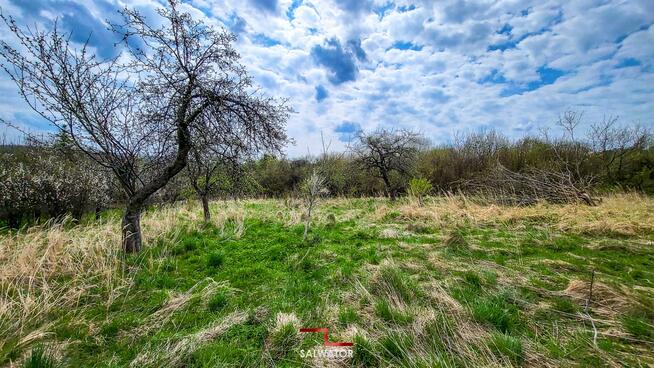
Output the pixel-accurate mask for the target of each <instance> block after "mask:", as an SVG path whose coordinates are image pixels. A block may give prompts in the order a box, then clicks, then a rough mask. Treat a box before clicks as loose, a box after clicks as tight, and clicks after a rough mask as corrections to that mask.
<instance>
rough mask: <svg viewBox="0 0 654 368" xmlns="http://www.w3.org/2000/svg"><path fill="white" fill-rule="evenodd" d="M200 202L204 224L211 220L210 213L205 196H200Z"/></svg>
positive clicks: (207, 199)
mask: <svg viewBox="0 0 654 368" xmlns="http://www.w3.org/2000/svg"><path fill="white" fill-rule="evenodd" d="M200 200H201V201H202V211H203V212H204V222H209V221H210V220H211V211H209V198H208V196H206V195H200Z"/></svg>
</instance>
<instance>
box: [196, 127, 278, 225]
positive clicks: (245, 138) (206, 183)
mask: <svg viewBox="0 0 654 368" xmlns="http://www.w3.org/2000/svg"><path fill="white" fill-rule="evenodd" d="M232 124H233V125H238V121H235V122H233V123H232ZM267 133H268V132H267V131H265V130H260V131H255V132H253V133H252V134H250V135H242V134H239V131H238V130H223V129H220V130H218V131H216V132H214V133H213V134H211V135H209V137H210V138H211V139H206V137H204V136H199V137H197V138H196V140H195V141H196V142H197V144H195V145H194V146H193V147H192V148H191V153H190V157H189V162H188V165H187V170H186V171H187V174H188V178H189V181H190V183H191V186H192V187H193V189H194V190H195V192H196V193H197V195H198V197H199V199H200V201H201V202H202V209H203V213H204V220H205V221H209V220H210V219H211V212H210V210H209V198H210V196H212V195H214V194H216V193H217V192H218V191H219V190H225V189H227V188H226V187H228V186H229V187H232V188H231V189H232V194H233V195H236V194H237V192H238V191H239V190H240V189H241V188H239V187H240V186H242V185H245V184H246V183H244V182H243V179H244V178H243V177H244V176H245V175H246V172H245V170H244V169H243V163H244V161H245V160H246V159H249V158H252V157H253V156H254V155H256V154H257V153H259V152H260V151H261V150H265V151H266V152H277V153H279V152H281V149H282V148H283V145H284V143H285V142H286V141H285V139H282V138H285V137H279V136H269V135H268V134H267Z"/></svg>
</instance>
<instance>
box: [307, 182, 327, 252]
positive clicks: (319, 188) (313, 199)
mask: <svg viewBox="0 0 654 368" xmlns="http://www.w3.org/2000/svg"><path fill="white" fill-rule="evenodd" d="M326 193H327V189H326V188H325V178H324V177H323V176H322V175H321V174H319V173H318V171H316V170H313V172H312V173H311V175H310V176H308V177H307V178H306V179H305V180H304V182H303V183H302V194H303V196H304V205H305V209H306V212H305V213H304V236H303V238H302V240H304V241H306V240H307V235H308V234H309V227H310V226H311V214H312V211H313V208H314V207H315V206H316V205H317V203H318V200H319V199H320V196H322V195H324V194H326Z"/></svg>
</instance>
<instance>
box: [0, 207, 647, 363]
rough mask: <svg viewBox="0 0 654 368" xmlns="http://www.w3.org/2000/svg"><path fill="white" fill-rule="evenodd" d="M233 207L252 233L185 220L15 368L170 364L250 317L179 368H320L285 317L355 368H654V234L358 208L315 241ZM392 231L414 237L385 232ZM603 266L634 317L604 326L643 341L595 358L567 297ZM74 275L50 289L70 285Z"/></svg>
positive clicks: (53, 319)
mask: <svg viewBox="0 0 654 368" xmlns="http://www.w3.org/2000/svg"><path fill="white" fill-rule="evenodd" d="M221 206H222V204H221ZM221 206H219V205H218V204H212V207H213V210H214V211H220V210H221V208H222V207H221ZM231 206H233V207H230V208H231V211H236V212H237V213H239V214H241V215H242V216H243V218H245V220H244V224H243V225H244V229H245V230H244V231H243V233H242V234H240V236H237V235H236V234H235V228H236V226H237V224H236V221H235V220H233V219H230V220H227V221H226V222H225V224H223V225H220V224H218V225H202V224H201V223H197V222H196V220H193V219H192V217H190V216H188V213H180V215H179V216H178V218H176V221H174V222H171V223H174V224H175V225H174V227H173V228H170V229H168V233H165V234H162V235H161V236H159V237H158V238H156V239H153V240H152V241H151V242H149V243H148V244H146V246H145V250H144V251H143V252H142V253H141V254H138V255H129V256H127V257H126V258H125V259H124V262H125V263H124V265H123V267H122V269H121V273H120V274H119V275H117V277H125V278H129V279H130V280H132V282H131V283H130V284H129V287H126V288H125V289H121V290H119V292H117V294H116V295H112V296H111V298H112V299H111V302H107V300H109V295H108V293H107V290H106V289H105V287H104V286H103V285H102V284H98V285H97V287H96V288H95V289H93V290H90V291H89V292H88V293H86V294H84V295H83V297H81V298H80V299H79V301H78V302H77V304H76V306H75V307H74V308H54V309H53V310H52V311H50V312H49V313H48V315H47V316H43V317H42V318H44V320H42V321H41V322H40V323H36V322H34V323H33V324H31V325H26V326H24V327H25V329H26V331H29V330H30V329H31V330H36V329H38V328H39V327H40V326H47V334H44V335H43V337H40V338H38V339H36V340H35V341H34V342H31V343H28V344H21V343H20V338H19V337H12V338H7V339H4V340H2V344H0V364H7V363H8V362H9V361H10V360H11V361H17V360H20V361H21V362H23V366H30V367H51V366H54V365H55V363H56V366H62V367H77V366H94V367H109V366H111V367H126V366H129V365H130V364H131V363H132V362H133V361H134V360H135V359H137V358H138V357H139V356H142V355H143V354H145V353H147V352H152V353H153V354H159V356H158V358H157V359H159V360H161V359H164V360H165V356H164V355H163V353H161V352H162V351H166V350H170V347H171V346H174V345H175V344H178V343H180V342H181V341H187V340H188V339H189V338H192V337H194V336H195V337H197V336H200V335H201V333H206V331H207V330H209V329H210V328H211V327H212V326H216V325H218V324H219V323H220V322H221V321H225V319H226V318H228V317H229V316H234V315H235V314H234V313H236V315H238V314H239V313H243V314H245V315H246V316H247V317H245V318H241V319H239V320H238V322H236V323H234V324H233V325H229V327H226V328H225V329H224V330H220V333H216V334H215V335H202V336H211V338H207V337H205V340H201V341H200V340H193V341H195V342H194V343H193V345H192V349H191V348H189V349H188V350H184V351H182V352H179V353H178V354H177V355H178V357H179V358H180V363H179V366H187V367H209V366H221V367H268V366H272V365H275V366H279V367H302V366H306V365H307V364H308V362H307V361H306V360H305V359H303V358H301V356H300V353H299V352H300V350H301V349H309V348H314V347H316V346H320V345H321V344H322V335H321V334H300V333H299V331H298V330H297V328H298V326H297V325H296V324H293V323H288V324H285V325H282V326H278V322H277V316H278V315H279V314H280V313H286V314H293V315H294V316H296V317H297V319H298V320H299V322H298V323H299V324H300V327H326V328H329V331H330V340H331V341H353V342H354V348H353V352H354V354H353V358H352V360H351V361H349V362H348V364H349V365H350V366H354V367H392V366H393V367H394V366H399V367H423V366H424V367H441V366H442V367H456V366H483V365H491V363H492V362H498V361H500V362H503V363H504V364H506V365H508V364H510V365H516V366H517V365H521V364H524V363H525V359H526V357H528V356H537V357H542V358H541V359H546V360H547V363H548V364H549V365H552V366H557V365H559V366H561V365H566V366H567V365H572V366H588V365H601V362H598V359H599V358H597V357H598V353H597V349H600V350H601V351H602V354H603V355H602V359H610V360H611V362H613V363H616V362H619V363H620V364H624V365H631V366H638V365H640V366H646V365H648V364H653V363H654V354H651V353H647V352H646V351H647V348H648V347H651V342H652V341H654V336H653V335H652V328H651V327H652V325H653V319H652V316H653V314H654V296H653V295H652V294H651V292H649V290H651V288H652V287H653V285H654V273H653V271H652V270H653V269H654V249H652V248H651V245H650V244H651V241H652V240H654V234H650V233H638V234H636V235H633V236H624V235H620V236H617V235H613V234H612V233H607V232H602V233H586V234H583V233H579V232H574V233H573V232H570V231H564V230H561V227H558V226H557V225H556V221H557V216H555V215H549V214H545V215H542V216H543V218H538V217H537V216H531V217H528V218H527V217H525V218H517V219H513V220H511V221H506V222H494V223H484V222H482V221H477V222H474V221H467V220H465V221H459V220H458V218H457V217H455V216H454V215H448V214H443V217H442V218H443V219H445V220H443V221H444V223H443V224H438V223H436V222H434V223H431V222H430V220H429V219H424V218H421V219H419V220H416V219H412V218H409V217H407V215H406V213H405V211H404V210H403V207H402V206H404V204H402V203H401V202H400V203H388V202H386V201H384V200H380V199H356V200H349V201H333V202H329V204H324V206H325V207H324V208H322V211H323V212H320V211H319V212H317V213H316V216H315V221H314V224H313V225H312V228H311V236H310V240H309V241H307V242H303V241H302V232H303V226H302V224H301V223H293V222H292V221H290V220H288V219H289V218H290V215H289V214H290V213H291V212H292V211H294V210H293V209H289V208H287V207H285V206H284V203H283V201H273V200H268V201H250V202H242V203H240V204H238V205H231ZM380 208H382V209H385V210H384V211H385V212H384V211H382V210H380ZM195 210H196V211H198V213H199V211H200V209H199V208H197V209H195ZM278 212H280V213H282V215H283V218H282V219H279V218H277V216H276V214H277V213H278ZM329 214H332V215H333V218H330V217H329ZM287 215H288V216H287ZM448 221H452V223H449V222H448ZM89 226H90V225H89ZM389 228H393V229H400V230H401V231H400V232H401V233H402V235H401V236H398V237H382V236H381V235H380V234H382V233H383V231H384V230H386V229H389ZM607 234H608V235H607ZM591 270H595V271H596V282H597V283H600V284H602V285H608V287H612V288H613V289H614V290H615V291H616V292H619V293H621V294H620V295H621V298H622V300H623V301H625V305H627V307H628V308H627V307H624V308H623V307H622V306H620V307H619V308H618V307H616V309H615V311H612V312H611V313H612V314H611V315H603V314H601V313H602V311H601V310H599V309H596V310H594V309H593V308H591V310H590V313H591V315H592V316H593V317H595V318H596V319H597V320H598V321H609V322H610V323H606V324H604V322H598V327H599V328H600V330H601V331H603V332H607V331H608V328H609V327H610V328H613V329H619V330H620V331H621V332H624V336H628V337H629V339H623V338H621V337H619V336H620V335H619V334H613V335H615V336H612V335H602V336H601V338H600V339H599V340H598V347H595V346H594V345H593V342H592V332H591V330H590V327H589V324H588V323H587V322H585V321H583V320H581V319H579V318H576V316H577V312H579V311H581V310H583V306H582V305H581V304H580V302H579V301H578V300H575V299H574V298H572V297H571V296H570V295H568V294H566V288H567V286H568V284H569V283H570V282H571V281H572V280H588V277H589V274H590V272H591ZM66 277H70V276H62V277H61V278H60V279H55V278H53V279H52V280H49V281H50V282H52V285H53V286H55V285H65V282H66ZM58 283H59V284H58ZM618 285H621V286H623V288H622V289H620V288H618V287H617V286H618ZM622 290H628V292H627V291H622ZM180 300H184V303H180V304H179V305H177V304H174V303H173V301H180ZM171 305H174V307H171ZM43 322H47V324H45V323H43ZM7 323H8V321H2V320H0V329H2V328H3V326H5V325H7ZM148 326H151V327H148ZM152 326H153V327H152ZM611 331H614V330H611ZM611 331H609V332H611ZM199 334H200V335H199ZM185 339H187V340H185ZM43 343H47V344H48V345H47V346H52V345H50V344H55V345H56V344H59V345H56V346H63V347H62V348H61V356H62V357H63V358H62V359H59V358H57V360H56V361H55V360H54V358H52V356H51V355H48V354H46V353H45V352H44V351H43V350H40V352H39V348H38V346H42V345H41V344H43ZM644 351H645V353H644ZM530 353H531V354H530ZM57 356H58V357H59V355H57ZM21 357H22V358H21ZM153 361H154V360H153ZM545 363H546V362H543V365H545ZM28 364H31V365H28ZM145 365H146V366H147V364H145ZM535 365H539V364H538V363H536V364H535Z"/></svg>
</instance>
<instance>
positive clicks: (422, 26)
mask: <svg viewBox="0 0 654 368" xmlns="http://www.w3.org/2000/svg"><path fill="white" fill-rule="evenodd" d="M124 6H127V7H131V8H137V9H139V10H140V11H142V12H143V13H144V14H145V15H148V16H150V17H151V18H152V19H156V15H155V14H156V13H155V9H156V8H157V7H160V6H161V3H160V2H158V1H156V0H121V1H116V0H87V1H81V0H80V1H78V0H29V1H28V0H0V7H1V8H2V11H3V13H4V14H10V15H12V16H14V17H15V18H16V19H17V21H18V23H19V24H23V25H25V24H29V25H34V24H38V25H42V26H45V27H47V26H48V24H51V22H52V21H53V20H54V19H55V18H58V19H59V24H61V26H62V27H63V28H64V29H66V30H68V31H71V32H72V37H73V40H76V41H83V40H85V39H87V37H88V36H89V34H91V39H90V44H91V45H92V46H93V47H94V48H95V49H96V52H97V53H98V55H100V56H102V57H111V56H114V55H116V53H117V52H119V50H117V49H116V48H115V47H114V43H115V42H116V36H115V35H113V34H112V33H111V32H109V31H108V30H106V27H107V20H113V19H116V16H117V14H116V10H117V9H118V8H120V7H124ZM183 8H184V9H185V10H186V11H188V12H190V13H191V14H192V15H193V16H194V17H196V18H197V19H203V20H204V21H205V22H207V23H208V24H212V25H215V26H221V27H225V28H227V29H229V30H230V31H232V32H233V33H235V34H236V35H237V36H238V41H237V43H236V44H235V45H234V46H235V48H236V49H237V50H238V51H239V53H240V54H241V56H242V63H243V64H244V65H245V66H246V68H247V69H248V71H249V73H250V74H251V76H252V77H253V78H254V80H255V82H256V83H257V84H258V85H259V86H260V87H261V91H262V92H263V93H265V94H266V95H269V96H275V97H279V98H286V99H288V103H289V105H290V106H291V107H292V108H293V110H294V113H293V114H292V116H291V117H290V119H289V121H288V134H289V136H290V137H292V138H293V139H294V140H295V144H294V145H291V146H289V147H288V148H287V150H286V152H287V154H288V155H289V156H290V157H298V156H302V155H306V154H318V153H320V152H321V151H322V144H321V142H322V141H323V140H324V141H325V143H326V144H328V145H329V148H330V150H333V151H339V150H343V149H345V148H346V146H347V143H348V142H349V141H350V140H351V139H352V137H353V135H354V133H355V132H357V131H358V130H361V129H363V130H364V131H371V130H374V129H377V128H407V129H412V130H414V131H418V132H420V133H422V134H424V135H425V136H426V137H427V138H428V139H429V140H430V141H431V142H432V143H433V144H435V145H437V144H446V143H448V142H451V141H452V140H453V138H454V137H455V136H456V135H457V134H460V133H467V132H478V131H488V130H490V129H495V130H497V131H498V132H500V133H503V134H505V135H507V136H509V137H511V138H519V137H522V136H524V135H528V134H532V135H535V134H539V131H541V130H542V129H543V128H550V127H553V126H554V122H555V121H556V119H557V118H558V116H559V114H561V113H563V112H564V111H566V110H576V111H580V112H583V113H584V127H588V125H589V124H591V123H593V122H596V121H599V120H601V119H602V118H603V116H607V115H619V116H620V118H621V120H620V121H621V122H622V123H623V124H640V125H643V126H645V127H654V26H653V25H654V1H652V0H621V1H611V0H579V1H569V0H560V1H547V0H537V1H529V0H527V1H518V0H499V1H466V0H443V1H440V0H439V1H427V0H413V1H411V0H396V1H387V0H223V1H219V0H190V1H185V2H184V4H183ZM0 37H2V38H5V39H6V38H7V37H9V36H8V34H7V32H6V30H5V29H3V31H2V32H0ZM16 91H17V90H16V87H15V86H13V85H12V82H11V81H9V80H8V78H7V76H6V75H4V72H2V74H0V96H2V97H1V98H0V117H1V118H3V119H5V120H7V121H11V122H13V123H14V124H17V125H20V126H22V127H23V129H26V130H30V131H39V130H45V129H48V128H47V125H45V123H44V122H43V121H41V120H39V118H38V117H37V116H36V115H35V114H34V113H33V112H31V111H30V110H29V108H28V107H27V106H26V104H25V103H24V102H22V101H21V100H20V98H19V97H18V95H17V92H16ZM2 134H4V135H6V136H8V137H9V138H12V137H13V136H14V135H15V134H17V133H16V132H13V131H11V130H10V129H9V128H6V127H0V136H1V135H2ZM321 137H323V138H321Z"/></svg>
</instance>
